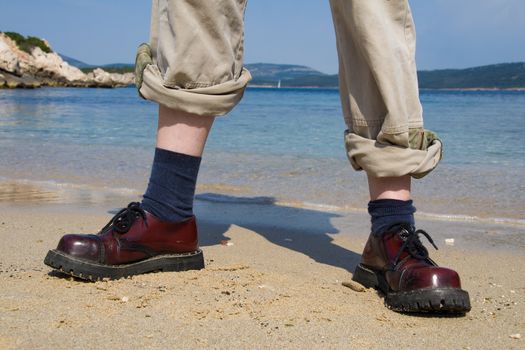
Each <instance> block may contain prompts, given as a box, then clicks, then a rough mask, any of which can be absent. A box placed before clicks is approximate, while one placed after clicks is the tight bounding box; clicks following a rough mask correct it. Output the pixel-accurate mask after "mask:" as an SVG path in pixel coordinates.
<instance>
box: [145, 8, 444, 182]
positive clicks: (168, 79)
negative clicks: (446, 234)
mask: <svg viewBox="0 0 525 350" xmlns="http://www.w3.org/2000/svg"><path fill="white" fill-rule="evenodd" d="M330 6H331V10H332V18H333V22H334V28H335V33H336V42H337V52H338V58H339V91H340V96H341V104H342V109H343V114H344V119H345V122H346V125H347V130H346V131H345V132H344V142H345V147H346V151H347V155H348V158H349V160H350V163H351V164H352V166H353V168H354V169H356V170H364V171H366V172H367V174H369V175H371V176H375V177H398V176H404V175H411V176H412V177H414V178H420V177H423V176H425V175H426V174H428V173H429V172H430V171H432V170H433V169H434V168H435V167H436V166H437V164H438V163H439V161H440V160H441V158H442V142H441V140H439V138H438V137H437V135H436V134H435V133H433V132H431V131H429V130H425V129H424V128H423V111H422V107H421V103H420V99H419V91H418V82H417V71H416V63H415V43H416V35H415V27H414V21H413V18H412V12H411V10H410V6H409V3H408V0H330ZM245 9H246V0H152V15H151V29H150V41H149V43H148V44H142V45H141V46H140V47H139V49H138V52H137V58H136V68H135V69H136V84H137V88H138V89H139V93H140V95H141V96H142V97H143V98H145V99H148V100H152V101H155V102H157V103H159V104H162V105H165V106H167V107H169V108H172V109H176V110H181V111H185V112H189V113H192V114H195V115H197V116H199V115H200V116H212V115H213V116H220V115H224V114H226V113H228V112H229V111H230V110H231V109H232V108H234V107H235V105H236V104H237V103H239V101H240V100H241V98H242V96H243V93H244V91H245V89H246V86H247V84H248V82H249V80H250V79H251V76H250V72H249V71H248V70H247V69H246V68H244V66H243V55H244V12H245Z"/></svg>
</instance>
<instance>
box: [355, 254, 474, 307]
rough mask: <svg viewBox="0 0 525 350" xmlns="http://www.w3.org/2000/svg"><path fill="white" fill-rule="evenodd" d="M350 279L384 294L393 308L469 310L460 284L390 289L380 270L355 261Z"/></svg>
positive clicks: (467, 298) (466, 295) (467, 300)
mask: <svg viewBox="0 0 525 350" xmlns="http://www.w3.org/2000/svg"><path fill="white" fill-rule="evenodd" d="M352 280H354V281H356V282H358V283H360V284H362V285H363V286H365V287H366V288H375V289H377V290H380V291H381V292H383V293H384V294H385V304H386V306H387V307H388V308H390V309H392V310H394V311H397V312H420V313H449V314H451V313H452V314H464V313H466V312H468V311H470V308H471V307H470V298H469V295H468V292H467V291H464V290H463V289H460V288H428V289H416V290H412V291H408V292H394V291H392V290H391V289H390V287H389V286H388V283H387V281H386V279H385V277H384V275H383V274H382V273H381V272H378V271H375V270H373V269H370V268H368V267H366V266H363V265H362V264H359V265H357V267H356V269H355V272H354V276H353V277H352Z"/></svg>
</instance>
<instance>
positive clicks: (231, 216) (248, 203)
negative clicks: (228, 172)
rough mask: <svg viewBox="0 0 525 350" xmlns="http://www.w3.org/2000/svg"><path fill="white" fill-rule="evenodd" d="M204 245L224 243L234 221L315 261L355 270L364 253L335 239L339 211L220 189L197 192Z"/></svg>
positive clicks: (201, 241) (196, 207)
mask: <svg viewBox="0 0 525 350" xmlns="http://www.w3.org/2000/svg"><path fill="white" fill-rule="evenodd" d="M195 211H196V213H197V217H198V218H199V230H200V232H199V239H200V245H201V246H210V245H216V244H220V241H221V240H228V239H229V238H228V237H227V236H225V233H226V232H227V231H228V229H229V228H230V226H231V225H237V226H240V227H243V228H246V229H248V230H250V231H253V232H255V233H257V234H259V235H261V236H262V237H264V238H265V239H267V240H268V241H270V242H272V243H274V244H276V245H279V246H281V247H284V248H288V249H291V250H294V251H297V252H300V253H303V254H305V255H307V256H309V257H310V258H312V259H314V260H315V261H317V262H319V263H323V264H327V265H331V266H335V267H340V268H343V269H346V270H347V271H349V272H353V271H354V269H355V266H356V265H357V264H358V262H359V259H360V254H358V253H356V252H353V251H351V250H348V249H345V248H343V247H341V246H339V245H337V244H334V243H333V238H332V237H331V236H330V234H337V233H339V230H338V229H337V228H335V227H334V226H333V225H332V224H331V222H330V221H331V219H332V218H337V217H340V216H341V215H339V214H334V213H329V212H323V211H318V210H312V209H306V208H297V207H291V206H286V205H281V204H279V203H276V201H275V198H273V197H235V196H229V195H223V194H216V193H203V194H200V195H197V197H196V203H195Z"/></svg>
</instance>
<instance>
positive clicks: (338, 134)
mask: <svg viewBox="0 0 525 350" xmlns="http://www.w3.org/2000/svg"><path fill="white" fill-rule="evenodd" d="M421 99H422V103H423V107H424V110H425V123H426V127H427V128H429V129H433V130H435V131H437V132H438V133H439V134H440V136H441V137H442V139H443V140H444V142H445V145H446V146H445V159H444V161H443V162H442V164H441V165H440V166H439V167H438V169H437V170H436V171H435V172H434V173H433V174H432V175H431V176H428V177H427V178H425V179H423V180H421V181H416V183H415V185H414V187H415V189H414V196H415V199H416V203H417V207H418V210H419V213H420V214H425V213H426V214H427V215H428V214H431V216H432V217H439V218H442V219H447V220H451V219H461V220H488V221H491V222H495V221H498V220H500V219H504V220H508V221H509V222H511V223H515V224H523V222H524V214H523V213H524V212H525V195H524V193H525V191H524V189H525V188H524V187H525V186H524V185H523V181H522V180H523V174H524V173H525V172H524V170H525V147H524V144H523V143H524V141H523V140H524V139H525V137H524V136H525V110H524V109H523V106H524V105H525V93H524V92H456V91H454V92H442V91H423V92H422V94H421ZM155 115H156V106H155V105H154V104H152V103H149V102H146V101H143V100H141V99H139V98H137V96H136V93H135V90H134V89H112V90H105V89H51V88H45V89H37V90H0V151H1V154H2V157H1V158H0V181H2V183H3V185H2V186H0V201H4V202H6V201H14V200H15V199H16V198H18V199H16V200H18V201H20V198H23V197H24V195H21V194H20V193H28V195H27V196H28V197H31V196H33V197H31V198H33V199H34V200H37V199H38V196H37V197H35V195H34V191H35V189H34V188H33V189H30V188H29V187H23V186H21V185H20V184H23V185H24V186H30V185H31V184H32V185H34V186H36V187H38V188H40V190H41V191H44V192H45V191H50V192H52V193H55V192H58V193H61V194H60V195H58V197H56V196H57V195H56V194H54V195H48V197H49V198H55V199H53V200H55V201H69V202H72V203H78V202H82V201H85V200H86V198H90V199H89V201H97V200H98V201H105V200H106V199H107V198H108V197H112V196H113V197H115V196H117V197H118V196H120V195H121V194H123V196H139V195H140V193H141V191H142V190H143V188H144V187H145V184H146V181H147V178H148V175H149V171H150V163H151V158H152V155H153V151H152V150H153V147H154V135H155V126H156V125H155V124H156V120H155ZM344 129H345V126H344V123H343V120H342V117H341V110H340V106H339V97H338V94H337V91H335V90H316V89H311V90H309V89H280V90H277V89H248V90H247V91H246V95H245V98H244V100H243V102H242V103H241V104H240V105H239V106H238V108H236V109H235V110H234V111H233V112H232V113H231V115H230V116H228V117H226V118H219V119H218V120H217V122H216V123H215V126H214V130H213V132H212V135H211V136H210V139H209V143H208V146H207V149H206V153H205V156H204V160H203V165H202V171H201V173H200V175H199V187H198V191H199V193H200V194H201V195H200V196H199V200H213V199H214V197H213V196H214V195H215V194H216V193H223V194H228V195H232V196H233V198H234V199H235V198H237V199H239V198H245V197H257V198H267V197H269V198H273V199H274V200H277V201H280V202H283V203H289V204H292V205H295V206H310V207H315V208H319V209H325V210H342V211H345V210H346V211H362V210H363V209H362V208H363V207H364V205H365V204H366V201H367V192H366V182H365V178H364V175H363V174H362V173H356V172H354V171H353V170H352V169H351V167H350V166H349V165H348V163H347V161H346V158H345V152H344V147H343V144H342V139H343V137H342V135H343V131H344ZM13 184H15V185H13ZM16 184H18V185H16ZM79 186H80V187H79ZM13 188H17V189H18V190H17V191H18V193H19V194H17V195H16V196H13V195H9V194H8V193H9V191H11V193H13ZM24 188H26V190H24ZM17 191H15V192H17ZM24 191H25V192H24ZM31 191H33V195H31V193H32V192H31ZM90 191H92V192H93V193H96V195H93V194H89V192H90ZM72 192H75V193H77V194H76V195H71V193H72ZM78 192H80V194H79V193H78ZM65 193H70V194H65ZM53 196H55V197H53ZM15 197H16V198H15ZM35 198H37V199H35ZM97 198H98V199H97ZM41 200H43V199H42V198H41ZM239 200H240V199H239ZM89 201H88V202H89Z"/></svg>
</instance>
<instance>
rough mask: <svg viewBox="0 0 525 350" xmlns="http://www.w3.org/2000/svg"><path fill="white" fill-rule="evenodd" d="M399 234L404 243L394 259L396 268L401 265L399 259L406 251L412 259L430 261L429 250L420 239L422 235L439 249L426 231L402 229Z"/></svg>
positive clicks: (412, 228)
mask: <svg viewBox="0 0 525 350" xmlns="http://www.w3.org/2000/svg"><path fill="white" fill-rule="evenodd" d="M398 234H399V236H400V237H401V239H402V240H403V241H404V242H403V244H402V245H401V248H400V249H399V252H398V253H397V255H396V258H395V259H394V266H397V264H398V263H399V258H400V257H401V254H402V253H403V252H404V251H406V252H407V253H408V254H409V255H410V256H411V257H413V258H415V259H418V260H426V259H428V250H427V248H425V246H424V245H423V243H422V242H421V240H420V239H419V235H420V234H421V235H423V236H425V237H426V239H427V240H428V241H429V242H430V244H432V246H433V247H434V248H435V249H436V250H438V247H437V246H436V245H435V244H434V241H433V240H432V237H430V235H429V234H428V233H427V232H426V231H424V230H416V229H415V228H414V227H412V226H410V227H402V228H401V231H400V232H399V233H398Z"/></svg>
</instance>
